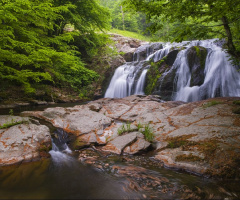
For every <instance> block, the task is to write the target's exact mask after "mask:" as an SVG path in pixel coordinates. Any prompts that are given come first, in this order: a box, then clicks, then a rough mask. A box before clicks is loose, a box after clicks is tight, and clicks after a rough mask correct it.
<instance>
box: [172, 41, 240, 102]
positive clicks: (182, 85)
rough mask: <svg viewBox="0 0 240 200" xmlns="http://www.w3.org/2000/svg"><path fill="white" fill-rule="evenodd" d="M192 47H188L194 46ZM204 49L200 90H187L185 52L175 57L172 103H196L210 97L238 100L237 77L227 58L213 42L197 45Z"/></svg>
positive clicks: (188, 78)
mask: <svg viewBox="0 0 240 200" xmlns="http://www.w3.org/2000/svg"><path fill="white" fill-rule="evenodd" d="M195 45H196V44H194V43H192V44H190V45H189V46H188V47H191V46H195ZM198 45H199V46H203V47H205V48H207V49H208V54H207V57H206V62H205V68H204V82H203V84H202V85H200V86H190V82H191V78H192V75H191V72H190V68H189V65H188V62H187V55H186V54H187V51H188V49H186V50H183V51H182V52H180V54H179V55H178V57H177V59H176V61H175V63H174V65H173V68H176V69H177V73H176V77H175V80H176V82H175V86H176V93H175V95H173V100H177V101H186V102H188V101H198V100H202V99H208V98H213V97H230V96H233V97H234V96H240V73H239V71H238V70H237V69H236V67H234V66H232V64H231V61H230V60H229V56H228V54H227V53H226V52H225V51H224V50H223V49H222V48H221V47H218V46H217V45H215V44H214V40H208V41H201V42H199V44H198Z"/></svg>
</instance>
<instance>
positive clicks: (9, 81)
mask: <svg viewBox="0 0 240 200" xmlns="http://www.w3.org/2000/svg"><path fill="white" fill-rule="evenodd" d="M0 13H1V14H0V22H1V23H0V35H1V37H0V55H1V56H0V88H1V91H2V90H3V91H4V90H6V88H7V89H8V87H9V85H10V86H19V85H20V86H21V89H22V90H23V91H24V92H25V95H27V96H31V95H34V94H35V92H36V87H37V86H39V85H48V86H53V87H58V88H70V89H73V90H75V91H78V92H80V91H81V89H82V88H84V87H87V86H88V85H90V84H91V83H92V82H93V81H95V80H97V78H98V74H97V73H96V72H95V71H93V70H91V69H88V67H87V66H86V62H88V59H91V58H93V57H94V56H95V55H97V54H99V52H103V51H104V49H106V43H107V42H108V38H107V36H106V35H105V34H103V33H97V32H100V31H102V30H103V29H108V28H109V12H108V11H106V10H105V9H104V8H103V7H102V6H100V5H99V4H98V3H97V1H95V0H89V1H71V0H64V1H63V0H43V1H40V0H31V1H30V0H25V1H22V0H8V1H1V2H0ZM69 24H71V25H69ZM72 27H74V29H73V28H72ZM71 28H72V29H71ZM67 29H71V30H67ZM86 57H87V58H88V59H85V58H86Z"/></svg>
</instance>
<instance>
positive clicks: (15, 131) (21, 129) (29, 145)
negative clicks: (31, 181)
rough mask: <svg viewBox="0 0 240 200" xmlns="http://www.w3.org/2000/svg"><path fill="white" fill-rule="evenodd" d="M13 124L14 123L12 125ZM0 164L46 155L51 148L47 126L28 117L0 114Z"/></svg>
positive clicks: (34, 158)
mask: <svg viewBox="0 0 240 200" xmlns="http://www.w3.org/2000/svg"><path fill="white" fill-rule="evenodd" d="M14 124H15V125H14ZM0 125H1V126H5V127H6V128H2V129H0V166H4V165H11V164H17V163H20V162H27V161H33V160H38V159H40V158H42V157H48V156H49V154H48V151H49V150H50V149H51V135H50V131H49V128H48V127H46V126H44V125H39V124H33V123H32V122H31V121H30V120H29V119H28V118H22V117H16V116H5V115H2V116H1V115H0Z"/></svg>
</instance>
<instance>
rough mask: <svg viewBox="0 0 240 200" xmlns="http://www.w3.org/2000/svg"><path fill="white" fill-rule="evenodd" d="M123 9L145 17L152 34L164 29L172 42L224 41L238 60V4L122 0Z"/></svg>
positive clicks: (230, 1)
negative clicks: (213, 39) (219, 39)
mask: <svg viewBox="0 0 240 200" xmlns="http://www.w3.org/2000/svg"><path fill="white" fill-rule="evenodd" d="M122 5H123V6H124V7H125V8H127V9H128V10H131V11H135V12H137V13H139V12H141V13H144V14H145V15H146V17H147V21H148V23H150V30H151V31H152V32H154V33H156V32H158V31H159V30H162V29H167V30H168V31H167V32H168V37H170V39H171V40H172V41H182V40H189V39H191V40H192V39H198V40H200V39H209V38H224V39H226V41H227V48H228V50H229V52H230V53H231V54H233V55H235V56H238V57H239V51H240V34H239V31H240V17H239V16H240V3H239V0H218V1H214V0H197V1H196V0H171V1H170V0H123V3H122ZM169 35H170V36H169Z"/></svg>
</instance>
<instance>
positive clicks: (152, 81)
mask: <svg viewBox="0 0 240 200" xmlns="http://www.w3.org/2000/svg"><path fill="white" fill-rule="evenodd" d="M165 59H166V57H165V58H163V59H162V60H161V61H160V62H158V63H153V62H152V63H151V67H150V69H149V70H148V72H147V85H146V87H145V94H147V95H149V94H152V93H153V91H154V89H155V88H156V84H157V81H158V79H159V78H160V77H161V76H162V74H161V73H160V72H159V67H160V66H161V65H162V63H163V62H165Z"/></svg>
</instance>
